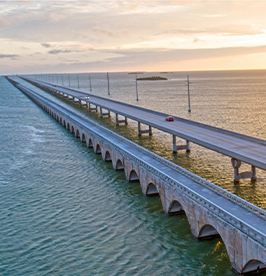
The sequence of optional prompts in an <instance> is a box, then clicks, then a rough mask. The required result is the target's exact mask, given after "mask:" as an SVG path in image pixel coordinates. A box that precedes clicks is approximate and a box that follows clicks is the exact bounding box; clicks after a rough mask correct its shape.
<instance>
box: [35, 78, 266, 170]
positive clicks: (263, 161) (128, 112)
mask: <svg viewBox="0 0 266 276" xmlns="http://www.w3.org/2000/svg"><path fill="white" fill-rule="evenodd" d="M30 81H31V82H35V83H36V84H40V85H42V86H44V87H47V88H50V89H54V90H57V91H60V92H62V93H65V94H67V95H69V96H72V97H75V98H77V99H80V100H82V101H86V102H88V103H91V104H94V105H96V106H99V107H102V108H104V109H107V110H110V111H112V112H114V113H117V114H121V115H123V116H125V117H128V118H130V119H133V120H136V121H138V122H141V123H144V124H147V125H149V126H151V127H155V128H157V129H159V130H162V131H164V132H167V133H170V134H173V135H176V136H178V137H181V138H183V139H186V140H188V141H191V142H194V143H196V144H198V145H201V146H203V147H206V148H208V149H211V150H214V151H217V152H220V153H223V154H225V155H227V156H230V157H232V158H235V159H238V160H241V161H244V162H246V163H248V164H251V165H253V166H255V167H258V168H261V169H264V170H266V141H265V140H262V139H257V138H254V137H251V136H247V135H242V134H239V133H235V132H232V131H227V130H224V129H220V128H216V127H212V126H208V125H205V124H201V123H197V122H193V121H190V120H185V119H182V118H179V117H175V121H173V122H167V121H165V118H166V117H167V116H168V115H169V114H164V113H160V112H155V111H152V110H149V109H145V108H140V107H136V106H133V105H129V104H125V103H121V102H117V101H113V100H109V99H105V98H101V97H98V96H94V95H91V94H87V93H84V92H80V91H76V90H73V89H70V88H66V87H61V86H57V85H52V84H48V83H44V82H41V81H36V80H32V79H30ZM87 96H89V97H90V98H89V100H86V99H85V97H87Z"/></svg>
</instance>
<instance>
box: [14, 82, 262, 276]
mask: <svg viewBox="0 0 266 276" xmlns="http://www.w3.org/2000/svg"><path fill="white" fill-rule="evenodd" d="M9 80H10V81H11V83H13V85H15V86H16V87H17V88H18V89H19V90H21V91H22V92H23V93H24V94H25V95H27V96H28V97H29V98H30V99H32V100H33V101H34V102H35V103H36V104H38V105H39V106H40V107H41V108H42V109H43V110H44V111H46V112H47V113H48V114H49V115H51V116H52V117H53V118H54V119H56V120H57V121H58V122H59V123H60V124H61V125H62V126H64V127H66V128H67V129H68V130H69V131H71V132H72V133H73V134H74V135H75V136H76V137H77V138H79V139H80V141H81V142H84V143H86V145H87V146H88V147H91V148H93V150H94V152H95V153H96V154H101V155H102V157H103V160H104V161H110V162H112V164H113V168H114V169H115V170H124V171H125V175H126V179H127V180H128V181H139V183H140V185H141V188H142V191H143V193H144V194H145V195H155V194H158V195H159V196H160V199H161V202H162V206H163V209H164V211H165V213H168V214H179V213H180V212H182V211H183V212H185V214H186V216H187V219H188V221H189V225H190V229H191V232H192V234H193V235H194V236H195V237H196V238H198V239H208V238H212V237H215V236H217V235H219V236H220V237H221V238H222V240H223V242H224V243H225V247H226V249H227V252H228V256H229V259H230V262H231V265H232V268H233V269H234V270H235V271H236V272H238V273H239V274H249V273H257V272H258V273H259V272H262V271H264V270H265V269H266V211H265V210H262V209H260V208H259V207H257V206H254V205H253V204H251V203H249V202H247V201H245V200H243V199H241V198H239V197H238V196H236V195H234V194H231V193H230V192H227V191H226V190H224V189H222V188H219V187H217V186H216V185H214V184H213V183H211V182H208V181H206V180H204V179H203V178H201V177H199V176H197V175H195V174H193V173H191V172H189V171H187V170H185V169H183V168H181V167H179V166H177V165H175V164H173V163H172V162H170V161H168V160H165V159H164V158H162V157H160V156H158V155H156V154H154V153H152V152H150V151H148V150H147V149H145V148H143V147H141V146H139V145H137V144H135V143H133V142H131V141H129V140H127V139H125V138H124V137H122V136H120V135H118V134H116V133H114V132H112V131H110V130H108V129H106V128H104V127H102V126H100V125H98V124H96V123H95V122H93V121H91V120H89V119H87V118H84V117H81V116H79V115H77V114H76V113H74V112H72V111H70V110H68V109H66V108H64V107H62V106H61V105H58V104H56V103H54V102H53V101H51V100H48V99H47V98H45V97H42V96H40V95H39V94H37V93H35V92H33V91H31V90H30V89H29V88H26V87H25V86H23V85H21V84H19V83H17V82H14V81H13V80H11V79H9ZM95 173H97V172H95Z"/></svg>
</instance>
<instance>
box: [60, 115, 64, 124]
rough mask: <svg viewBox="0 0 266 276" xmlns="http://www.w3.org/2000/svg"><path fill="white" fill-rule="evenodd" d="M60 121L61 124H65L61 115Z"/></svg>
mask: <svg viewBox="0 0 266 276" xmlns="http://www.w3.org/2000/svg"><path fill="white" fill-rule="evenodd" d="M59 122H60V125H63V118H62V117H61V116H60V119H59Z"/></svg>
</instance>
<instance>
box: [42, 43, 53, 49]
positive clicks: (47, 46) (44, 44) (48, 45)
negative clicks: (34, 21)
mask: <svg viewBox="0 0 266 276" xmlns="http://www.w3.org/2000/svg"><path fill="white" fill-rule="evenodd" d="M41 45H42V46H43V47H45V48H50V47H52V45H51V44H49V43H42V44H41Z"/></svg>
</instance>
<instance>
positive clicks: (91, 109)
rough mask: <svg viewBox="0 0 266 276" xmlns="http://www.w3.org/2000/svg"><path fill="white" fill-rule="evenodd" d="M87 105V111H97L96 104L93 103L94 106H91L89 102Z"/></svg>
mask: <svg viewBox="0 0 266 276" xmlns="http://www.w3.org/2000/svg"><path fill="white" fill-rule="evenodd" d="M87 106H88V108H89V112H91V111H95V112H98V106H97V105H95V107H91V103H89V104H88V105H87Z"/></svg>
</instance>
